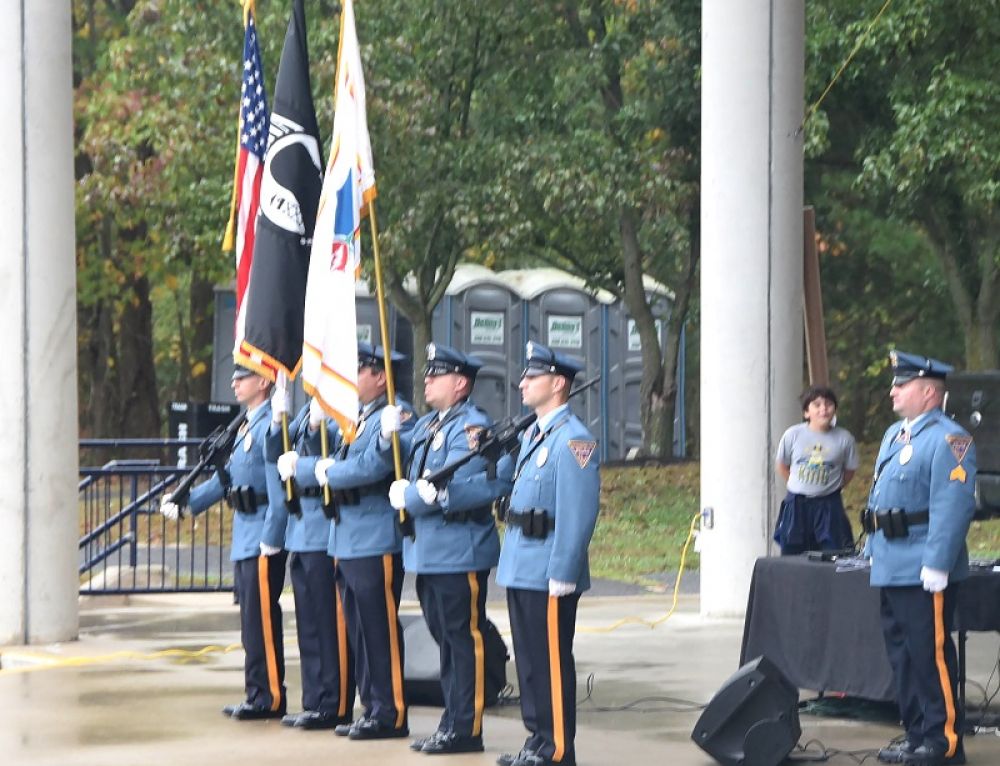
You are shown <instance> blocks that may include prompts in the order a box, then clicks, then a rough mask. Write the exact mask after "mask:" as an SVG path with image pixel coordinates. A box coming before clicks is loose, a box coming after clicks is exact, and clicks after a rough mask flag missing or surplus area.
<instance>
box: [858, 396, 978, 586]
mask: <svg viewBox="0 0 1000 766" xmlns="http://www.w3.org/2000/svg"><path fill="white" fill-rule="evenodd" d="M901 429H902V422H899V423H896V424H894V425H892V426H890V427H889V430H888V431H886V433H885V436H884V437H883V438H882V446H881V447H880V449H879V453H878V457H877V458H876V460H875V470H876V477H875V481H874V482H873V483H872V489H871V492H870V493H869V496H868V507H869V508H870V509H873V510H874V509H882V510H886V509H889V508H902V509H904V510H905V511H907V512H914V513H915V512H919V511H925V510H928V509H929V511H930V523H929V524H916V525H910V528H909V534H908V535H907V536H906V537H901V538H894V539H892V540H887V539H886V537H885V534H884V533H883V532H882V531H881V530H876V531H875V532H873V533H872V534H870V535H869V536H868V541H867V543H866V544H865V555H867V556H870V557H871V560H872V572H871V584H872V585H875V586H886V585H919V584H920V568H921V567H929V568H930V569H938V570H941V571H943V572H948V573H949V578H948V579H949V581H952V582H954V581H957V580H962V579H964V578H965V577H967V576H968V574H969V554H968V550H967V548H966V545H965V536H966V533H967V532H968V531H969V524H970V523H971V522H972V516H973V514H974V513H975V508H976V502H975V494H974V493H975V485H976V450H975V446H974V445H973V444H972V437H970V436H969V434H968V433H966V431H965V430H963V429H962V427H961V426H959V425H958V424H957V423H956V422H955V421H953V420H951V418H949V417H948V416H947V415H945V414H944V413H943V412H941V410H931V411H930V412H928V413H927V415H926V416H925V417H924V418H923V419H922V420H920V421H919V422H918V423H917V424H916V426H915V427H914V429H913V432H912V433H911V435H910V443H909V445H904V444H903V443H901V442H899V441H897V436H898V435H899V432H900V430H901ZM907 446H909V447H910V448H911V449H907Z"/></svg>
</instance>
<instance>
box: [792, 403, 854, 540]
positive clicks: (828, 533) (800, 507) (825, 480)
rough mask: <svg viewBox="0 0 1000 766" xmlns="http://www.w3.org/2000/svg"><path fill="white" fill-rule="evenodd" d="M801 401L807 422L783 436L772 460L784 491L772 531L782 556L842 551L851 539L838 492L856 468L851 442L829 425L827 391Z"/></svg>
mask: <svg viewBox="0 0 1000 766" xmlns="http://www.w3.org/2000/svg"><path fill="white" fill-rule="evenodd" d="M801 401H802V417H803V418H804V419H805V421H806V422H805V423H799V424H798V425H794V426H792V427H791V428H789V429H788V430H787V431H785V433H784V435H783V436H782V437H781V441H780V442H779V444H778V451H777V454H776V455H775V461H774V463H775V470H777V472H778V474H779V475H780V476H781V477H782V478H783V479H784V480H785V482H786V484H787V486H788V494H787V495H786V496H785V499H784V501H783V502H782V503H781V510H780V513H779V514H778V523H777V525H776V526H775V529H774V539H775V541H776V542H777V543H778V544H779V545H780V546H781V553H782V555H792V554H796V553H802V552H803V551H808V550H837V549H841V548H847V547H849V546H850V545H851V542H852V539H853V538H852V533H851V524H850V522H849V521H848V520H847V514H846V513H844V502H843V500H842V499H841V497H840V490H841V489H842V488H843V487H844V486H846V485H847V483H848V482H849V481H850V480H851V479H852V478H853V477H854V472H855V471H856V470H857V468H858V452H857V448H856V446H855V443H854V437H853V436H851V434H850V433H849V432H847V431H845V430H844V429H843V428H838V427H837V426H835V425H834V418H835V417H836V415H837V396H836V394H834V393H833V390H832V389H830V388H827V387H825V386H813V387H812V388H810V389H808V390H807V391H806V392H805V393H804V394H803V395H802V400H801Z"/></svg>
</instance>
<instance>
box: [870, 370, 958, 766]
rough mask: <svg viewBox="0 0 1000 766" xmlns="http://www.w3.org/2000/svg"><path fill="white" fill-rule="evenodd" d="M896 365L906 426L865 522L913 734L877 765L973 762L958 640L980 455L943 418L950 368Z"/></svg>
mask: <svg viewBox="0 0 1000 766" xmlns="http://www.w3.org/2000/svg"><path fill="white" fill-rule="evenodd" d="M890 360H891V362H892V371H893V379H892V388H891V389H890V391H889V396H890V397H891V398H892V408H893V410H894V411H895V412H896V414H898V415H900V416H902V418H903V420H902V421H900V422H898V423H895V424H894V425H892V426H890V427H889V430H888V431H886V433H885V436H884V437H883V439H882V445H881V447H880V449H879V453H878V457H877V458H876V461H875V478H874V480H873V482H872V488H871V493H870V494H869V496H868V508H867V510H866V511H865V514H864V519H863V521H864V525H865V529H866V530H867V531H868V533H869V534H868V541H867V544H866V546H865V554H866V555H867V556H869V557H870V558H871V566H872V568H871V584H872V585H873V586H876V587H879V588H881V593H880V602H881V612H882V632H883V635H884V637H885V646H886V652H887V654H888V656H889V663H890V665H891V666H892V672H893V676H894V679H895V684H896V699H897V702H898V703H899V710H900V714H901V716H902V719H903V725H904V727H905V729H906V733H905V736H904V737H903V738H902V739H901V740H900V741H898V742H896V743H893V744H891V745H890V746H888V747H886V748H883V749H882V750H880V751H879V754H878V759H879V760H880V761H882V762H883V763H905V764H909V765H910V766H939V764H944V763H965V753H964V750H963V748H962V738H961V732H962V720H961V710H960V709H959V707H958V704H957V696H956V691H957V688H956V682H957V671H958V668H957V661H956V654H955V645H954V643H953V642H952V639H951V632H952V630H953V629H954V614H955V603H956V596H957V590H958V587H959V583H960V582H961V581H962V580H964V579H965V578H966V577H967V576H968V574H969V563H968V551H967V549H966V544H965V537H966V534H967V533H968V531H969V524H970V523H971V522H972V516H973V513H974V512H975V497H974V491H975V489H974V488H975V484H976V453H975V448H974V447H973V444H972V437H971V436H969V434H968V433H966V432H965V431H964V430H963V429H962V428H961V427H960V426H959V425H958V424H957V423H955V421H953V420H951V419H950V418H949V417H948V416H947V415H945V414H944V413H943V412H942V411H941V406H942V402H943V401H944V396H945V380H944V379H945V376H946V375H947V373H948V372H950V371H951V367H949V366H948V365H946V364H944V363H943V362H939V361H937V360H936V359H928V358H926V357H923V356H918V355H916V354H904V353H903V352H895V351H894V352H892V354H890Z"/></svg>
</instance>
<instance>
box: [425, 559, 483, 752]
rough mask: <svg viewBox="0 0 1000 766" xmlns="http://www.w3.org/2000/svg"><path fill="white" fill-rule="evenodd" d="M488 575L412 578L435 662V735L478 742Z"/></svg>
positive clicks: (470, 573) (481, 711)
mask: <svg viewBox="0 0 1000 766" xmlns="http://www.w3.org/2000/svg"><path fill="white" fill-rule="evenodd" d="M488 576H489V570H483V571H479V572H462V573H457V574H418V575H417V598H419V599H420V608H421V609H422V610H423V612H424V619H426V620H427V629H428V630H429V631H430V634H431V636H433V637H434V640H435V641H436V642H437V645H438V649H439V651H440V656H441V690H442V692H443V693H444V714H443V715H442V716H441V722H440V723H439V724H438V729H439V730H440V731H452V732H455V733H456V734H459V735H462V736H474V737H478V736H482V733H483V710H484V709H485V707H486V651H485V648H484V645H483V633H482V623H483V621H484V620H485V619H486V588H487V578H488Z"/></svg>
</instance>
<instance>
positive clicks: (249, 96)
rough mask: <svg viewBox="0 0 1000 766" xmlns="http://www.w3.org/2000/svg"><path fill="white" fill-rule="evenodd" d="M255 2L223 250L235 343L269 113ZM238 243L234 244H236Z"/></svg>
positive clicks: (249, 17) (249, 12) (248, 21)
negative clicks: (230, 271)
mask: <svg viewBox="0 0 1000 766" xmlns="http://www.w3.org/2000/svg"><path fill="white" fill-rule="evenodd" d="M251 6H252V2H248V3H247V7H246V9H245V26H246V32H245V34H244V37H243V84H242V86H241V88H240V122H239V149H238V150H237V154H236V170H235V172H234V175H233V201H232V205H231V210H230V215H229V224H228V226H227V227H226V238H225V241H224V242H223V245H222V249H223V250H233V249H234V245H235V250H236V343H235V345H234V350H235V349H239V347H240V343H241V342H242V340H243V327H244V322H245V312H244V304H243V296H244V295H245V294H246V291H247V285H248V284H249V282H250V263H251V261H252V260H253V245H254V232H255V225H256V221H257V208H258V206H259V204H260V180H261V176H262V175H263V171H264V151H265V150H266V149H267V136H268V111H267V93H266V92H265V90H264V68H263V65H262V63H261V58H260V47H259V45H258V44H257V25H256V24H255V23H254V20H253V9H252V7H251ZM234 240H235V242H234Z"/></svg>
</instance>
